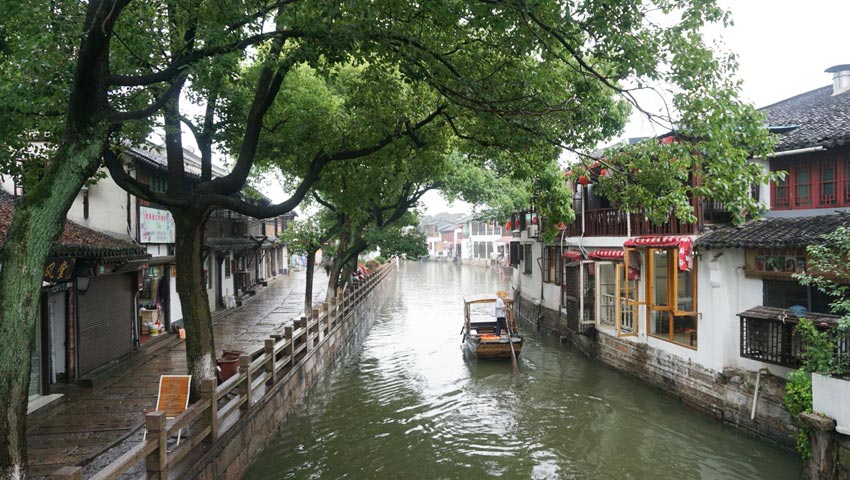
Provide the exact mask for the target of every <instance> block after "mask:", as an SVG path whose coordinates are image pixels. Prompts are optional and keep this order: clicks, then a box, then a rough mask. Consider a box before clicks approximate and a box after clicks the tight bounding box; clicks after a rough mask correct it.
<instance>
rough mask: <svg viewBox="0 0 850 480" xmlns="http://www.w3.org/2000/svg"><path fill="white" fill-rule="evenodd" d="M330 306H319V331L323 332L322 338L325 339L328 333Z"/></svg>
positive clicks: (324, 304) (322, 304) (323, 304)
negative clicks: (328, 309) (328, 310)
mask: <svg viewBox="0 0 850 480" xmlns="http://www.w3.org/2000/svg"><path fill="white" fill-rule="evenodd" d="M327 307H328V305H327V304H326V303H320V304H319V331H320V332H322V335H321V338H325V335H326V334H327V333H328V312H327Z"/></svg>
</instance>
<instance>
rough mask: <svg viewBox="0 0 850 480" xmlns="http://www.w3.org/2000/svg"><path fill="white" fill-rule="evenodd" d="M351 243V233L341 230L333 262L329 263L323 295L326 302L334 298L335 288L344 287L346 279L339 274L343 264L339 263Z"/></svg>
mask: <svg viewBox="0 0 850 480" xmlns="http://www.w3.org/2000/svg"><path fill="white" fill-rule="evenodd" d="M350 241H351V233H350V232H348V231H347V230H343V231H342V232H340V234H339V244H338V245H337V250H336V255H335V256H334V259H333V261H332V262H331V271H330V273H329V274H328V290H327V292H326V293H325V297H326V301H328V302H329V301H330V299H331V298H333V297H336V290H337V288H341V287H342V286H344V285H345V282H346V280H347V279H344V278H341V277H340V274H341V273H342V267H343V266H344V265H343V262H342V261H341V259H342V255H343V254H344V253H345V251H346V250H347V249H348V243H349V242H350Z"/></svg>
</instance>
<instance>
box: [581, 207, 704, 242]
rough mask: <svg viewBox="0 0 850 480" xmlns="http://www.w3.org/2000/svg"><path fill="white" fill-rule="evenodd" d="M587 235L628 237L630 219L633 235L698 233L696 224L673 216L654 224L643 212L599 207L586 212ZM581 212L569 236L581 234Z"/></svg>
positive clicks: (585, 234)
mask: <svg viewBox="0 0 850 480" xmlns="http://www.w3.org/2000/svg"><path fill="white" fill-rule="evenodd" d="M584 215H585V221H584V222H585V223H584V236H585V237H626V236H628V235H629V228H628V221H629V220H630V222H631V235H632V236H638V235H691V234H694V233H696V224H687V223H683V222H680V221H679V219H677V218H675V217H672V218H670V219H669V220H668V221H667V223H664V224H663V225H653V224H652V222H650V221H649V219H648V218H646V216H645V215H644V214H643V213H641V212H637V213H631V214H628V213H626V212H624V211H622V210H619V209H616V208H599V209H595V210H587V211H586V212H584ZM581 234H582V233H581V214H580V213H578V214H577V215H576V220H575V221H574V222H573V223H571V224H569V225H567V236H570V237H578V236H581Z"/></svg>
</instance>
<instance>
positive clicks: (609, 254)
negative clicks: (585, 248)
mask: <svg viewBox="0 0 850 480" xmlns="http://www.w3.org/2000/svg"><path fill="white" fill-rule="evenodd" d="M623 255H624V254H623V251H622V250H619V249H600V250H594V251H592V252H590V253H588V254H587V256H588V257H590V258H592V259H594V260H615V261H616V260H622V259H623Z"/></svg>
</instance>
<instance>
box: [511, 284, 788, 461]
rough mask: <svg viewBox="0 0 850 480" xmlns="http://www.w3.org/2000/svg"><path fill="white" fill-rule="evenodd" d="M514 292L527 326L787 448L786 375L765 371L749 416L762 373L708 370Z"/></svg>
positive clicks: (724, 420)
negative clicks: (582, 322)
mask: <svg viewBox="0 0 850 480" xmlns="http://www.w3.org/2000/svg"><path fill="white" fill-rule="evenodd" d="M514 293H515V296H516V297H515V298H517V300H518V301H517V302H516V303H515V306H516V308H517V312H516V314H517V316H518V318H519V319H520V320H521V321H522V322H524V323H525V324H526V325H531V326H534V327H535V328H538V329H540V330H542V331H545V332H549V333H552V334H555V335H558V336H559V337H560V338H561V340H562V341H565V342H569V343H571V344H573V345H574V346H575V347H576V348H578V349H579V350H581V351H582V352H583V353H584V354H586V355H587V356H588V357H590V358H591V359H594V360H596V361H599V362H602V363H604V364H606V365H608V366H610V367H612V368H614V369H616V370H619V371H621V372H624V373H627V374H629V375H632V376H634V377H636V378H638V379H640V380H642V381H644V382H646V383H648V384H650V385H653V386H655V387H657V388H659V389H661V390H663V391H664V392H665V393H667V394H670V395H673V396H675V397H677V398H679V399H681V400H682V402H684V403H685V404H687V405H689V406H690V407H692V408H695V409H697V410H699V411H702V412H704V413H707V414H709V415H711V416H713V417H714V418H716V419H717V420H721V421H723V422H727V423H730V424H732V425H735V426H736V427H738V428H741V429H743V430H746V431H749V432H752V433H754V434H757V435H759V436H762V437H764V438H767V439H770V440H772V441H775V442H777V443H779V444H782V445H784V446H787V447H789V448H790V447H793V445H794V439H793V437H794V435H795V432H796V427H795V426H794V425H793V423H792V421H791V418H790V416H789V415H788V411H787V410H786V409H785V404H784V400H783V398H784V396H785V379H783V378H780V377H777V376H774V375H770V374H766V373H762V375H761V380H760V381H759V384H760V386H759V396H758V405H757V406H756V415H755V418H754V419H752V420H751V419H750V415H751V413H752V407H753V397H754V394H755V385H756V380H757V376H758V372H752V371H742V370H735V369H731V368H729V369H724V371H722V372H717V371H714V370H709V369H707V368H704V367H702V366H701V365H699V364H697V363H694V362H693V361H690V360H687V359H684V358H681V357H679V356H676V355H674V354H672V353H670V352H666V351H664V350H661V349H658V348H654V347H651V346H649V345H647V344H645V343H640V342H635V341H631V340H627V339H624V338H618V337H616V336H612V335H609V334H606V333H604V332H599V331H597V330H595V329H593V328H591V329H587V331H585V332H582V333H579V330H581V328H580V327H579V325H578V322H577V321H576V320H575V319H572V320H570V319H569V318H568V315H567V314H566V312H558V311H553V310H550V309H548V308H545V307H541V306H540V305H539V304H537V303H536V302H533V301H531V300H528V299H525V298H522V297H520V296H519V294H518V292H514Z"/></svg>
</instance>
